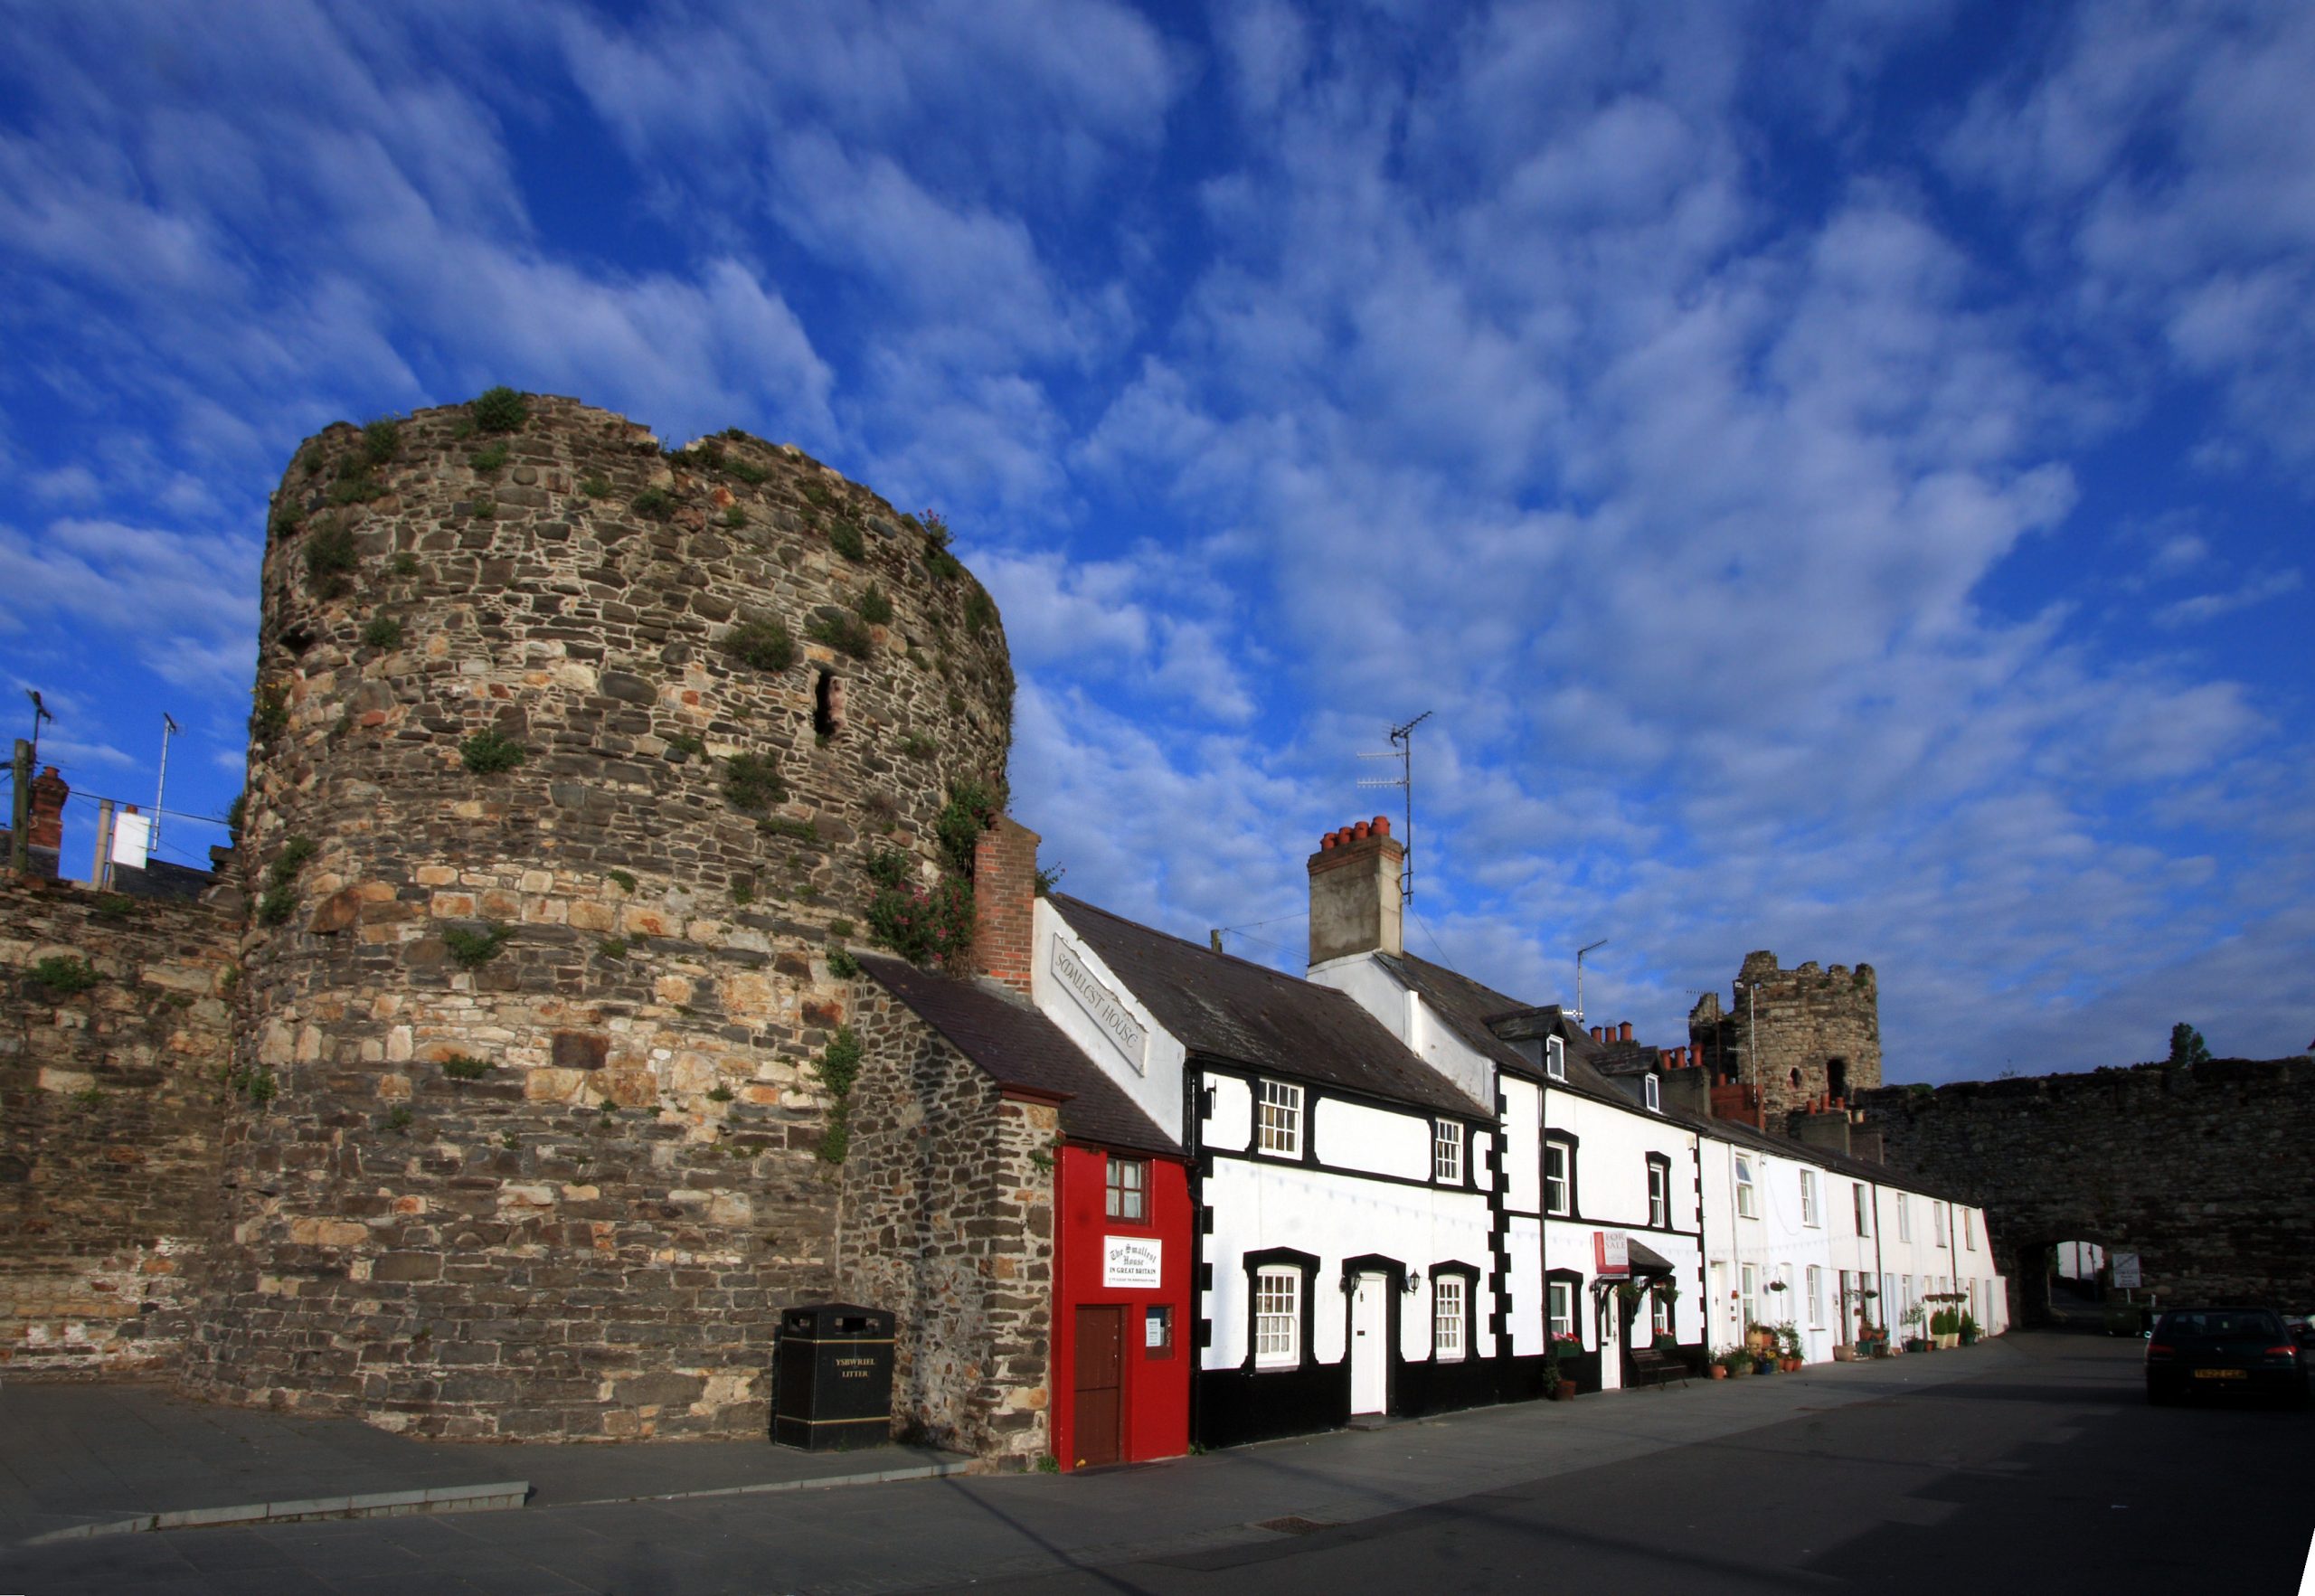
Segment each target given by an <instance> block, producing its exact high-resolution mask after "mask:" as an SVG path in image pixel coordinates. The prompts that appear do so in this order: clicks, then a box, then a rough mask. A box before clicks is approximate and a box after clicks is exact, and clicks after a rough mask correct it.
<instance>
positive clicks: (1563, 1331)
mask: <svg viewBox="0 0 2315 1596" xmlns="http://www.w3.org/2000/svg"><path fill="white" fill-rule="evenodd" d="M1547 1296H1548V1300H1549V1304H1550V1325H1551V1333H1552V1335H1553V1336H1554V1337H1561V1336H1567V1337H1573V1336H1574V1335H1575V1333H1576V1328H1575V1282H1574V1281H1573V1280H1554V1281H1552V1282H1551V1283H1550V1289H1549V1292H1548V1293H1547Z"/></svg>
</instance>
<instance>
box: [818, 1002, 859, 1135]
mask: <svg viewBox="0 0 2315 1596" xmlns="http://www.w3.org/2000/svg"><path fill="white" fill-rule="evenodd" d="M860 1053H861V1049H860V1036H859V1034H858V1033H857V1032H855V1031H854V1030H853V1028H852V1027H851V1026H850V1025H838V1026H837V1027H836V1034H835V1035H833V1036H831V1037H829V1038H828V1044H827V1047H825V1048H823V1049H822V1050H821V1052H820V1060H819V1071H820V1083H821V1084H822V1085H824V1086H826V1087H827V1089H828V1095H829V1096H831V1097H833V1098H835V1099H836V1106H835V1107H834V1108H833V1109H831V1110H828V1128H827V1133H826V1134H825V1135H823V1136H822V1137H821V1138H820V1145H819V1149H818V1151H819V1156H820V1157H822V1158H824V1159H826V1160H827V1162H829V1163H831V1164H841V1163H843V1162H844V1157H845V1155H846V1153H847V1152H849V1151H850V1150H851V1147H852V1129H851V1109H852V1089H853V1087H854V1086H855V1085H856V1084H857V1083H858V1082H859V1080H860Z"/></svg>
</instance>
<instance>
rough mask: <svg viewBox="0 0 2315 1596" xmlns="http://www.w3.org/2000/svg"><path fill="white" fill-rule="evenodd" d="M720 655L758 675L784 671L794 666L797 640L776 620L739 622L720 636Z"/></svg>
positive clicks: (758, 619) (759, 619)
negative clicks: (760, 672)
mask: <svg viewBox="0 0 2315 1596" xmlns="http://www.w3.org/2000/svg"><path fill="white" fill-rule="evenodd" d="M723 652H725V653H726V654H729V655H730V656H732V657H733V658H734V659H736V660H738V661H739V662H740V663H741V664H742V665H745V666H752V667H754V668H755V669H757V670H760V671H784V670H786V669H787V668H788V667H789V666H791V665H794V664H795V663H796V639H795V638H793V637H789V635H788V628H786V627H784V626H782V625H780V623H779V622H778V621H776V620H770V619H762V618H757V619H748V620H742V621H741V622H740V624H739V625H737V626H735V627H733V628H732V629H731V630H730V631H728V632H726V633H724V634H723Z"/></svg>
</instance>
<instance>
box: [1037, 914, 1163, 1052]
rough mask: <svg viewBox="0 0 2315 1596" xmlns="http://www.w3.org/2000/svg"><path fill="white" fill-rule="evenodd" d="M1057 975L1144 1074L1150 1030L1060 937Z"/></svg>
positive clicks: (1055, 954) (1055, 956)
mask: <svg viewBox="0 0 2315 1596" xmlns="http://www.w3.org/2000/svg"><path fill="white" fill-rule="evenodd" d="M1053 978H1054V980H1056V981H1058V982H1060V983H1061V986H1062V988H1063V990H1064V991H1066V992H1067V993H1068V994H1069V995H1070V996H1072V997H1074V998H1075V999H1076V1000H1077V1006H1078V1007H1080V1008H1082V1009H1083V1010H1084V1011H1085V1013H1086V1015H1087V1017H1088V1018H1090V1019H1091V1021H1092V1022H1093V1023H1094V1024H1095V1025H1099V1026H1101V1034H1103V1035H1105V1036H1107V1037H1108V1038H1109V1039H1110V1042H1112V1043H1113V1044H1116V1046H1117V1050H1118V1051H1119V1052H1120V1053H1123V1054H1124V1055H1125V1062H1127V1063H1129V1064H1131V1065H1132V1066H1133V1072H1134V1073H1135V1074H1137V1075H1139V1074H1141V1073H1143V1072H1144V1070H1145V1068H1146V1066H1145V1064H1144V1063H1143V1059H1144V1056H1145V1055H1146V1054H1147V1053H1148V1051H1149V1033H1148V1032H1147V1031H1145V1030H1143V1029H1142V1028H1141V1022H1140V1021H1139V1020H1137V1019H1135V1018H1134V1017H1133V1016H1132V1015H1129V1014H1128V1013H1127V1012H1126V1006H1125V1005H1124V1004H1122V1003H1120V1002H1119V1001H1118V998H1117V994H1115V993H1114V992H1111V991H1110V989H1109V988H1108V987H1105V986H1103V985H1102V984H1101V977H1099V976H1096V975H1095V974H1094V973H1093V972H1092V971H1091V970H1090V969H1087V968H1085V961H1084V960H1083V959H1080V958H1078V957H1077V950H1076V949H1074V948H1072V947H1071V946H1070V945H1069V944H1068V943H1067V942H1064V941H1063V940H1061V939H1060V938H1059V937H1055V938H1054V940H1053Z"/></svg>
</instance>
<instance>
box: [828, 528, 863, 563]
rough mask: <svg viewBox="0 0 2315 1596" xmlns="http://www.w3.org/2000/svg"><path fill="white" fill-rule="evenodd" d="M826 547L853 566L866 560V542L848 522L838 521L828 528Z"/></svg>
mask: <svg viewBox="0 0 2315 1596" xmlns="http://www.w3.org/2000/svg"><path fill="white" fill-rule="evenodd" d="M828 546H829V547H830V548H832V549H834V550H835V551H836V552H837V553H839V554H841V555H843V556H844V557H845V558H846V559H847V560H849V561H851V562H853V563H854V564H855V565H857V564H858V563H860V562H862V561H864V560H865V559H867V558H868V542H867V540H866V539H865V538H864V537H862V536H861V535H860V529H859V528H858V527H857V526H855V525H854V524H852V523H851V522H849V521H839V522H837V523H836V524H835V525H833V526H831V527H829V528H828Z"/></svg>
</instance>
